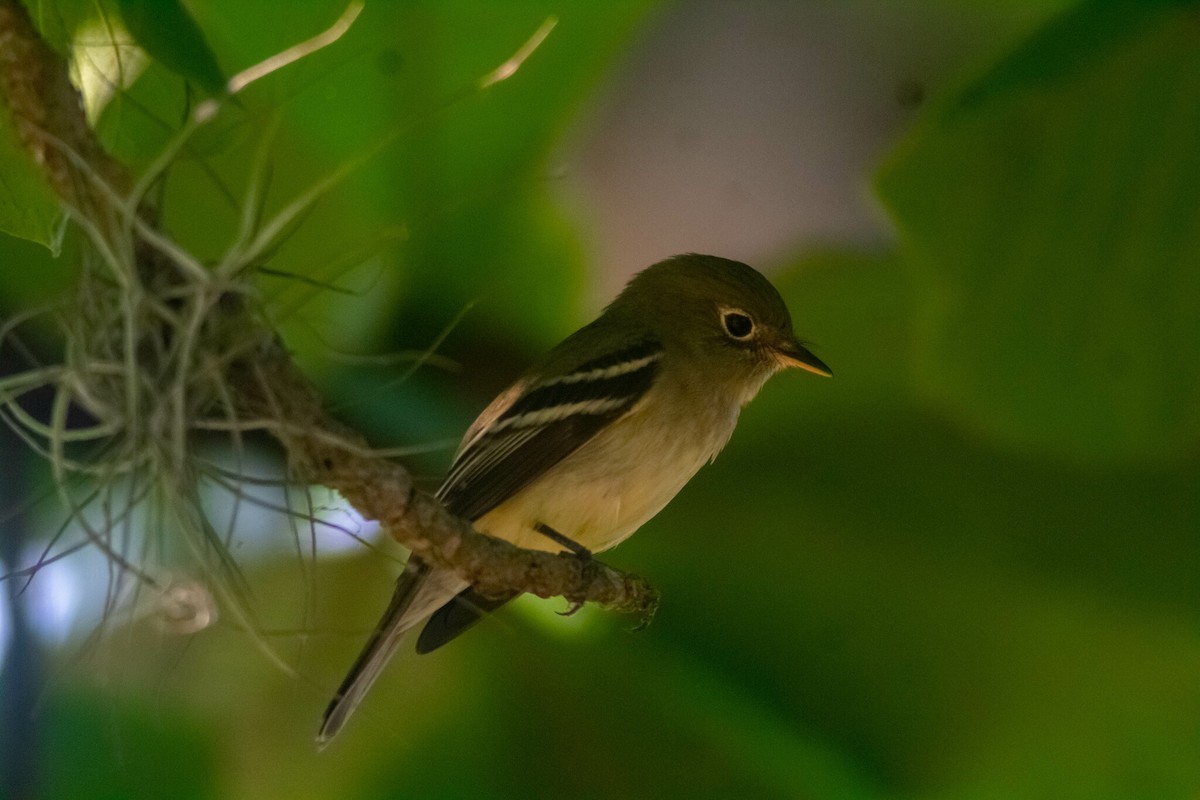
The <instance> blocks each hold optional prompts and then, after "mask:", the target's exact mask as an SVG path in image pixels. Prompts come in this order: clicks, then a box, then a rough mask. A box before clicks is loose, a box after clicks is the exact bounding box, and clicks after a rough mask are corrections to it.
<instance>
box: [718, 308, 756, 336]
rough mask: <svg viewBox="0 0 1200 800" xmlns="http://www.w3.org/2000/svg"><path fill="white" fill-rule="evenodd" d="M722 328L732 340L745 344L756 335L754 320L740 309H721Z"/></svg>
mask: <svg viewBox="0 0 1200 800" xmlns="http://www.w3.org/2000/svg"><path fill="white" fill-rule="evenodd" d="M721 327H723V328H724V329H725V333H727V334H729V337H730V338H731V339H736V340H737V341H739V342H744V341H746V340H747V339H749V338H750V337H751V336H753V335H754V320H753V319H752V318H751V316H750V315H749V314H747V313H746V312H745V311H742V310H741V309H740V308H723V309H721Z"/></svg>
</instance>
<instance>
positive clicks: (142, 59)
mask: <svg viewBox="0 0 1200 800" xmlns="http://www.w3.org/2000/svg"><path fill="white" fill-rule="evenodd" d="M71 51H72V53H71V55H72V59H71V61H72V63H73V65H74V69H73V72H74V73H75V74H74V75H72V77H73V78H74V79H75V83H76V85H77V86H79V90H80V92H81V93H82V94H83V107H84V110H85V111H86V112H87V118H88V122H90V123H91V124H93V125H95V124H96V120H98V119H99V118H100V114H101V113H102V112H103V111H104V107H105V106H106V105H108V103H109V101H110V100H112V98H113V96H114V95H115V94H116V93H117V91H118V90H124V89H128V88H129V87H130V86H133V83H134V81H136V80H137V79H138V77H139V76H140V75H141V74H142V72H143V71H145V69H146V65H147V64H148V63H150V59H149V57H148V56H147V55H146V52H145V51H144V50H142V49H141V48H140V47H138V46H137V45H136V44H134V43H133V37H132V36H130V35H129V33H128V31H126V30H125V29H124V28H123V27H121V25H120V23H119V22H118V21H117V20H115V19H113V18H112V17H109V18H108V19H107V20H104V21H101V20H98V19H92V20H88V21H87V22H85V23H83V24H82V25H80V26H79V30H77V31H76V32H75V41H74V42H73V43H72V45H71Z"/></svg>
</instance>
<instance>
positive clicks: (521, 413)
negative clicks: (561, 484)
mask: <svg viewBox="0 0 1200 800" xmlns="http://www.w3.org/2000/svg"><path fill="white" fill-rule="evenodd" d="M662 355H663V349H662V345H661V343H660V342H659V341H658V340H656V339H653V338H644V339H639V340H637V341H635V342H632V343H627V344H625V345H624V346H622V347H619V348H616V349H614V350H613V351H612V352H609V353H606V354H604V355H602V356H599V357H597V358H594V359H591V360H588V361H586V362H584V363H582V364H580V365H579V366H578V367H576V368H574V369H571V370H569V371H567V372H566V373H564V374H558V375H553V376H549V377H540V378H539V377H534V378H529V379H524V380H522V381H520V382H518V383H517V384H515V385H514V386H513V387H512V388H511V389H510V390H509V391H507V392H505V393H504V394H502V395H501V396H500V397H498V398H497V399H496V401H495V402H494V403H493V404H492V405H491V406H489V407H488V409H486V410H485V411H484V412H483V414H481V415H480V417H479V419H478V420H476V422H475V424H474V425H473V426H472V427H471V430H469V431H468V432H467V435H466V436H465V437H464V440H463V441H464V444H463V447H462V449H461V451H460V452H459V454H458V455H457V457H456V458H455V460H454V464H453V465H452V466H451V467H450V474H449V475H448V476H447V477H446V481H445V483H444V484H443V485H442V488H441V489H440V490H439V491H438V497H439V498H440V499H441V500H442V501H443V502H444V503H445V504H446V507H447V508H448V509H449V510H450V511H451V512H452V513H454V514H456V515H458V516H460V517H463V518H465V519H468V520H476V519H479V518H480V517H482V516H483V515H484V514H486V513H488V512H489V511H491V510H492V509H493V508H495V507H496V506H498V505H500V504H501V503H503V502H504V501H505V500H507V499H508V498H510V497H512V496H513V495H514V494H516V493H517V492H519V491H520V490H521V489H523V488H525V487H526V486H528V485H529V484H530V483H532V482H533V481H534V480H536V479H537V478H538V477H540V476H541V475H543V474H544V473H545V472H546V471H547V470H549V469H550V468H551V467H553V466H554V465H555V464H557V463H558V462H560V461H562V460H563V459H564V458H566V457H567V456H568V455H570V454H571V453H573V452H574V451H575V450H577V449H578V448H579V447H580V446H581V445H583V444H584V443H585V442H587V441H588V440H589V439H591V438H592V437H594V436H595V435H596V434H597V433H599V432H600V431H601V430H603V429H604V428H605V427H606V426H607V425H609V424H611V423H612V422H613V421H615V420H617V419H619V418H620V417H622V416H623V415H625V414H626V413H628V411H629V410H630V409H631V408H633V407H634V406H635V405H636V404H637V402H638V401H639V400H640V399H641V398H642V397H643V396H644V395H645V394H646V392H647V391H648V390H649V389H650V387H651V386H652V385H653V383H654V380H655V378H656V377H657V376H658V373H659V368H660V362H661V360H662Z"/></svg>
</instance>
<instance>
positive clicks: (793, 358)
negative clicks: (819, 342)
mask: <svg viewBox="0 0 1200 800" xmlns="http://www.w3.org/2000/svg"><path fill="white" fill-rule="evenodd" d="M771 349H772V353H773V355H774V356H775V361H776V362H778V364H779V366H780V368H781V369H788V368H790V367H799V368H800V369H806V370H808V371H809V372H815V373H816V374H818V375H824V376H825V377H826V378H832V377H833V370H831V369H830V368H829V367H827V366H825V362H824V361H822V360H821V359H819V358H817V357H816V356H814V355H813V354H812V353H810V352H809V351H808V348H807V347H805V346H804V345H802V344H800V343H799V342H797V341H796V340H795V339H785V340H784V341H782V342H780V343H779V344H777V345H775V346H774V347H773V348H771Z"/></svg>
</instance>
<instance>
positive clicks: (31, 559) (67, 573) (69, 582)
mask: <svg viewBox="0 0 1200 800" xmlns="http://www.w3.org/2000/svg"><path fill="white" fill-rule="evenodd" d="M89 550H90V548H89V549H85V550H82V551H80V552H78V553H74V554H72V555H71V556H68V557H67V558H64V559H62V560H60V561H55V562H54V563H51V564H47V565H45V566H44V567H42V568H41V569H39V570H38V571H37V573H36V574H35V575H33V576H32V577H17V578H13V579H12V580H16V581H20V584H19V585H22V586H24V594H23V595H22V596H23V598H24V601H25V613H26V615H27V616H28V619H29V624H30V627H32V628H33V632H34V634H35V635H36V636H37V637H38V638H39V639H41V640H42V641H43V642H45V643H46V644H50V645H61V644H63V643H64V642H66V640H67V637H69V636H70V634H71V631H72V629H74V628H75V627H76V621H77V618H78V617H79V616H80V614H81V612H82V610H83V609H84V608H85V607H87V606H92V604H91V603H87V604H85V603H84V595H85V593H87V594H92V595H98V597H89V598H88V599H89V600H98V601H99V604H100V605H103V602H104V601H103V597H104V594H103V591H104V589H105V588H106V587H107V580H108V574H109V573H108V569H107V566H106V564H105V562H104V560H103V559H96V558H89V557H88V556H89V555H90V552H89ZM41 554H42V553H41V551H40V550H35V549H33V548H30V549H28V550H26V552H25V557H24V559H22V562H23V563H22V564H21V567H26V566H29V565H32V564H35V563H37V560H38V558H39V557H40V556H41ZM81 559H86V560H87V561H88V562H89V564H88V566H89V567H91V568H94V569H95V572H94V573H93V574H94V575H96V576H103V577H97V579H96V581H103V582H104V583H103V584H102V585H100V586H98V587H93V589H92V591H91V592H85V590H86V589H87V588H88V587H87V585H88V583H89V582H96V581H89V580H88V577H87V574H86V573H85V572H84V570H83V567H82V565H81V564H80V560H81ZM97 589H98V590H99V591H96V590H97ZM93 607H94V606H93Z"/></svg>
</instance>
